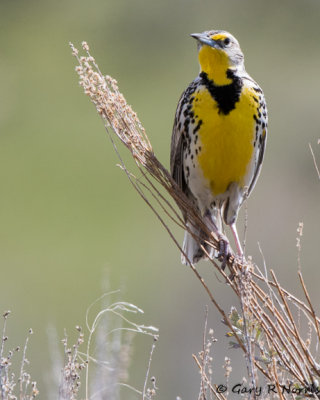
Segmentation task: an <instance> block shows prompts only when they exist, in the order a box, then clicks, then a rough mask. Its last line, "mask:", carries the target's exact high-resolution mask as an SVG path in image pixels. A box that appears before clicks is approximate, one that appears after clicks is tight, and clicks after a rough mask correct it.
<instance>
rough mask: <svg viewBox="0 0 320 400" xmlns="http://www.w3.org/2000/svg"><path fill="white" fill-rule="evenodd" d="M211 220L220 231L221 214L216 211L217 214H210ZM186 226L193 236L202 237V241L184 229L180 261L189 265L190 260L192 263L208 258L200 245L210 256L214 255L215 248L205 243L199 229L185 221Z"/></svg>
mask: <svg viewBox="0 0 320 400" xmlns="http://www.w3.org/2000/svg"><path fill="white" fill-rule="evenodd" d="M212 218H213V221H214V223H215V225H216V226H217V228H218V231H219V232H221V229H222V227H221V224H222V223H221V216H220V213H217V215H214V216H212ZM187 226H188V228H189V229H190V231H191V232H192V233H193V235H194V236H195V237H200V238H204V239H203V240H202V241H201V239H200V241H199V240H196V239H194V237H193V236H192V234H191V233H189V232H188V231H185V233H184V240H183V245H182V250H183V253H181V262H182V264H184V265H189V264H190V262H191V263H192V264H196V263H197V262H199V261H200V260H202V259H206V258H208V257H207V255H206V253H205V252H204V251H203V249H202V248H201V245H202V246H203V247H204V248H205V249H206V251H207V253H208V254H209V255H210V257H213V256H216V254H215V250H214V249H213V248H212V247H211V246H209V245H208V244H206V243H205V241H204V240H205V234H204V232H202V231H201V230H200V229H197V228H195V227H193V226H192V225H191V224H189V223H187Z"/></svg>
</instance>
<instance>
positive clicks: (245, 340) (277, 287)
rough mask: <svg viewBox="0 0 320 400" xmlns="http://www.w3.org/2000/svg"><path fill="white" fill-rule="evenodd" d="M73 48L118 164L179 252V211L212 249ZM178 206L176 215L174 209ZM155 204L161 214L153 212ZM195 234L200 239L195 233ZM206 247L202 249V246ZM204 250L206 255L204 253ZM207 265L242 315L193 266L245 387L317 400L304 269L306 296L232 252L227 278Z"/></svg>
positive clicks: (315, 337) (191, 211)
mask: <svg viewBox="0 0 320 400" xmlns="http://www.w3.org/2000/svg"><path fill="white" fill-rule="evenodd" d="M70 45H71V48H72V53H73V55H74V56H75V57H76V59H77V61H78V66H77V67H76V72H77V73H78V76H79V82H80V85H81V86H82V88H83V90H84V92H85V94H86V95H88V96H89V97H90V100H91V101H92V102H93V104H94V105H95V107H96V109H97V111H98V113H99V115H100V116H101V117H102V119H103V121H104V124H105V128H106V131H107V133H108V135H109V136H110V139H111V141H112V143H113V146H114V149H115V151H116V153H117V154H118V156H119V159H120V162H121V167H122V168H123V170H124V171H125V173H126V174H127V176H128V179H129V180H130V182H131V184H132V185H133V187H134V188H135V189H136V190H137V192H138V193H139V194H140V196H141V197H142V198H143V200H144V201H145V202H146V203H147V204H148V206H149V207H150V208H151V209H152V210H153V212H154V213H155V215H156V216H157V218H158V220H159V221H160V223H161V224H162V225H163V226H164V228H165V229H166V231H167V233H168V234H169V236H170V237H171V239H172V240H173V241H174V243H175V244H176V246H177V248H178V249H179V250H180V251H182V249H181V247H180V245H179V243H178V241H177V239H176V238H175V236H174V235H173V233H172V232H171V229H170V227H169V226H168V224H166V222H165V219H166V218H167V217H169V218H170V219H171V220H172V221H173V222H174V223H175V224H177V225H178V226H179V227H181V228H182V229H187V230H188V227H187V226H186V224H185V221H184V219H183V218H182V215H186V216H187V219H188V221H190V222H191V223H192V224H193V225H194V226H197V227H198V228H200V230H203V231H204V232H206V233H207V235H208V237H210V240H209V241H208V244H209V246H211V247H213V248H214V249H217V248H218V238H217V237H216V236H215V234H214V233H213V232H209V231H208V228H207V226H206V225H205V224H204V222H203V220H202V218H201V216H200V215H199V213H198V211H197V209H196V208H195V207H194V206H193V205H192V203H191V202H190V201H189V200H188V198H187V197H186V196H185V195H184V193H183V192H182V191H181V190H180V189H179V187H178V186H177V185H176V183H175V182H174V181H173V179H172V178H171V176H170V174H169V172H168V171H167V170H166V168H164V166H163V165H162V164H161V162H160V161H159V160H158V159H157V157H156V156H155V154H154V152H153V149H152V146H151V144H150V141H149V140H148V137H147V135H146V133H145V130H144V128H143V127H142V124H141V123H140V121H139V119H138V117H137V115H136V113H135V112H134V111H133V110H132V108H131V107H130V106H129V105H128V104H127V102H126V100H125V98H124V96H123V95H122V94H121V93H120V91H119V89H118V85H117V82H116V81H115V80H114V79H113V78H111V77H110V76H105V75H103V74H102V73H101V71H100V69H99V67H98V65H97V63H96V61H95V59H94V58H93V57H92V55H91V54H90V52H89V47H88V45H87V43H85V42H83V43H82V48H83V50H84V52H85V55H84V56H80V55H79V52H78V50H77V49H76V48H75V47H74V46H73V45H72V44H70ZM112 132H114V133H115V134H116V136H117V137H118V138H119V139H120V140H121V142H122V143H123V144H124V145H125V146H126V147H127V148H128V149H129V151H130V152H131V155H132V157H133V159H134V160H135V163H136V165H137V168H138V170H139V171H140V173H141V177H140V178H139V179H138V178H137V177H136V176H134V175H133V174H132V173H130V172H129V171H128V170H127V168H126V166H125V164H124V162H123V160H122V158H121V156H120V154H119V152H118V149H117V147H116V145H115V142H114V140H113V136H112ZM159 185H160V186H161V187H162V188H163V189H164V190H165V192H166V193H167V195H163V192H162V190H159V189H158V187H159ZM176 206H177V207H178V208H179V210H180V212H181V213H179V212H177V208H176ZM159 208H160V211H158V209H159ZM190 233H192V232H190ZM196 239H197V240H198V242H199V244H200V238H196ZM203 250H204V251H205V252H206V249H205V248H204V247H203ZM207 255H208V257H209V254H208V253H207ZM189 261H190V260H189ZM210 262H211V264H212V266H213V267H214V268H215V270H216V272H217V273H218V274H220V275H221V276H222V278H223V279H224V280H225V282H226V289H227V290H230V291H233V292H234V293H235V294H236V295H237V296H238V298H239V304H240V309H241V312H238V311H237V310H236V309H235V308H233V309H232V310H231V312H229V313H228V311H226V310H225V309H224V307H223V306H222V305H221V304H220V302H219V300H218V299H217V298H216V297H215V296H214V295H213V293H212V291H211V290H210V288H209V284H210V283H207V282H206V281H205V280H204V279H203V277H202V276H201V275H200V273H199V271H198V270H197V269H196V268H195V266H194V265H192V264H191V263H190V268H191V269H192V271H193V273H194V275H195V276H196V278H197V279H198V280H199V281H200V283H201V285H202V286H203V288H204V290H205V291H206V292H207V294H208V296H209V298H210V301H211V302H212V303H213V304H214V306H215V307H216V308H217V309H218V311H219V312H220V314H221V316H222V319H223V322H224V323H225V324H226V326H227V327H228V330H229V336H230V338H231V339H232V343H231V344H232V346H233V347H235V348H240V349H242V351H243V352H244V354H245V355H246V360H247V370H248V376H249V380H250V384H251V385H252V386H253V387H254V386H257V385H258V381H259V380H260V381H261V380H264V381H265V382H269V383H272V384H274V385H275V388H276V391H277V395H274V394H272V395H267V394H265V396H264V398H265V399H267V398H280V399H284V398H288V399H289V398H290V399H292V398H297V399H298V398H299V396H301V394H299V393H298V389H299V388H300V389H301V390H302V389H303V390H305V392H307V393H303V394H302V396H303V397H302V398H305V397H309V396H310V397H312V398H320V397H319V395H318V394H315V393H314V392H315V388H318V386H319V383H318V379H319V376H320V366H319V361H318V360H319V354H318V353H319V352H318V343H319V340H320V329H319V322H320V320H319V317H317V316H316V313H315V310H314V307H313V306H312V303H311V300H310V295H309V294H308V291H307V289H306V286H305V283H304V281H303V277H302V274H301V271H298V277H297V278H298V282H299V285H300V287H301V288H302V291H303V293H304V297H305V299H304V300H301V299H299V298H297V297H295V296H294V295H292V294H291V293H289V292H288V291H287V290H286V289H285V288H284V287H282V285H281V284H280V283H279V281H278V279H277V278H276V275H275V273H274V271H273V270H270V271H267V268H266V266H265V265H264V268H263V270H261V268H259V267H258V266H257V265H255V264H254V263H253V262H252V260H250V259H248V260H245V259H243V260H239V259H238V258H236V257H235V255H232V256H231V257H230V258H229V260H228V263H227V266H228V269H229V273H230V275H228V274H227V273H226V272H225V271H223V270H221V268H220V267H219V262H217V260H215V259H210ZM305 326H308V329H309V334H308V337H307V338H304V337H303V335H304V332H303V328H304V327H305ZM311 342H312V343H313V344H314V345H312V343H311ZM196 361H197V363H198V366H199V368H200V370H201V372H202V374H203V375H202V379H203V382H205V383H206V385H208V387H210V389H211V392H212V394H213V395H214V396H215V397H216V398H218V399H223V398H224V397H223V396H221V395H220V394H219V395H217V393H216V388H215V387H214V386H213V385H211V383H210V379H209V378H208V376H207V374H206V372H205V368H204V365H203V362H201V360H200V361H199V360H198V359H196ZM283 385H287V386H285V388H287V387H289V386H288V385H291V386H290V388H291V389H292V388H293V389H294V388H296V392H294V394H292V391H291V393H290V394H289V393H288V392H287V391H286V390H285V389H284V386H283ZM291 389H290V390H291ZM269 396H270V397H269ZM272 396H273V397H272ZM250 397H251V398H257V394H255V393H252V394H250ZM300 398H301V397H300Z"/></svg>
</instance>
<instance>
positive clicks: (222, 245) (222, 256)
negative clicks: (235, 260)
mask: <svg viewBox="0 0 320 400" xmlns="http://www.w3.org/2000/svg"><path fill="white" fill-rule="evenodd" d="M230 255H231V253H230V245H229V242H228V239H227V238H225V237H221V238H220V239H219V253H218V259H219V260H220V261H222V263H221V269H222V270H224V269H225V268H226V265H227V262H228V260H229V257H230Z"/></svg>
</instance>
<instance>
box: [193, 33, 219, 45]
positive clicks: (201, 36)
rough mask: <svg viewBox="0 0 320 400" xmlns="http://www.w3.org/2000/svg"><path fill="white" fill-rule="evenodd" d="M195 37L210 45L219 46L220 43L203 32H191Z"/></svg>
mask: <svg viewBox="0 0 320 400" xmlns="http://www.w3.org/2000/svg"><path fill="white" fill-rule="evenodd" d="M190 36H192V37H193V38H194V39H196V40H198V42H200V43H202V44H206V45H207V46H210V47H217V46H218V44H217V42H216V41H215V40H213V39H210V38H209V37H208V36H207V35H205V34H203V33H191V35H190Z"/></svg>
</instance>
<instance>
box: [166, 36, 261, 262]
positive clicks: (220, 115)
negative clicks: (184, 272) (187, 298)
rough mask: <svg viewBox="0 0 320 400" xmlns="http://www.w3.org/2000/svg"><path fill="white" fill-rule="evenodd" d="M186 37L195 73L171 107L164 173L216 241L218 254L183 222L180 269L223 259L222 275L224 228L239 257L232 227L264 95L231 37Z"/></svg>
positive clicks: (257, 161) (255, 155)
mask: <svg viewBox="0 0 320 400" xmlns="http://www.w3.org/2000/svg"><path fill="white" fill-rule="evenodd" d="M191 37H193V38H194V39H195V40H196V41H197V49H198V60H199V64H200V73H199V75H198V76H197V77H196V78H195V79H194V80H193V81H192V82H191V83H190V84H189V86H188V87H187V89H186V90H185V91H184V92H183V93H182V95H181V97H180V100H179V102H178V106H177V109H176V114H175V118H174V125H173V130H172V138H171V151H170V171H171V176H172V178H173V180H174V181H175V182H176V184H177V185H178V186H179V187H180V189H181V190H182V191H183V192H184V193H185V195H186V196H187V197H188V198H189V199H190V200H191V201H192V203H193V204H194V205H195V206H196V208H197V210H198V212H199V213H200V214H201V217H202V218H203V221H204V223H205V224H206V226H207V227H208V229H209V230H210V231H211V232H215V233H216V234H217V235H218V238H219V249H218V251H216V250H214V249H213V248H212V246H211V247H210V246H209V245H208V240H209V238H208V237H206V235H205V234H204V232H203V231H201V230H200V229H199V228H198V227H195V226H194V224H192V223H191V221H189V220H188V217H187V215H184V218H185V223H186V227H187V229H186V230H185V234H184V241H183V246H182V254H181V262H182V263H183V264H186V265H189V264H191V263H192V264H195V263H197V262H198V261H200V260H201V259H206V258H208V255H209V256H210V257H212V256H215V257H218V258H219V259H220V260H221V259H222V260H223V263H222V267H223V268H224V267H225V265H226V262H227V259H228V257H229V255H230V254H231V252H230V244H229V241H228V239H227V237H226V236H225V234H224V233H223V232H224V225H227V226H229V227H230V230H231V232H232V235H233V237H234V241H235V245H236V249H237V255H238V256H239V257H243V250H242V246H241V242H240V239H239V236H238V232H237V228H236V221H237V217H238V212H239V209H240V207H241V205H242V204H243V202H244V201H245V199H246V198H248V196H249V195H250V193H251V192H252V190H253V188H254V186H255V183H256V181H257V178H258V176H259V174H260V170H261V166H262V162H263V157H264V152H265V146H266V139H267V125H268V113H267V106H266V101H265V97H264V94H263V91H262V89H261V88H260V86H259V85H258V84H257V83H256V82H255V81H254V80H253V79H252V78H251V76H250V75H249V74H248V73H247V72H246V70H245V65H244V56H243V53H242V51H241V48H240V45H239V42H238V41H237V39H236V38H235V37H234V36H233V35H232V34H230V33H229V32H227V31H224V30H209V31H205V32H202V33H193V34H191ZM197 238H198V239H197ZM199 238H200V239H201V240H200V242H199Z"/></svg>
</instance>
